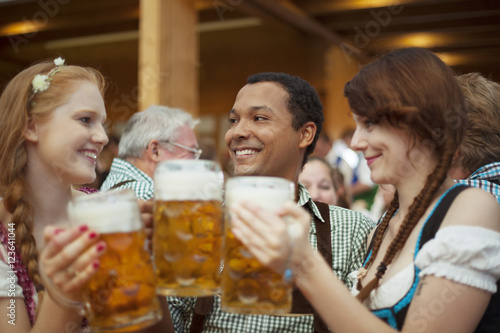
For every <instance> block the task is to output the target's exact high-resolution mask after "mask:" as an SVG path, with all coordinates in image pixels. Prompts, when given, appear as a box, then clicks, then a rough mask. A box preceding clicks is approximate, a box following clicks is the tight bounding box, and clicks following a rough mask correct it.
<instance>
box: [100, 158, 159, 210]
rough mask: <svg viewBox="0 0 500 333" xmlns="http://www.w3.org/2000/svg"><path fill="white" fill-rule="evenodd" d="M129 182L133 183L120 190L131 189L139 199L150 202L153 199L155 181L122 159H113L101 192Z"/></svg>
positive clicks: (124, 185) (120, 187) (121, 187)
mask: <svg viewBox="0 0 500 333" xmlns="http://www.w3.org/2000/svg"><path fill="white" fill-rule="evenodd" d="M127 180H133V181H132V182H128V183H126V184H123V185H121V186H119V187H118V189H125V188H131V189H132V190H134V192H135V195H136V196H137V198H139V199H144V200H149V199H151V198H152V197H153V194H154V184H153V179H152V178H151V177H149V176H148V175H146V174H145V173H144V172H142V171H141V170H139V169H137V168H136V167H135V166H133V165H132V164H130V163H129V162H127V161H125V160H122V159H120V158H115V159H113V164H111V169H110V170H109V174H108V176H107V177H106V180H105V181H104V183H103V184H102V186H101V191H107V190H109V189H110V188H112V187H113V186H115V185H116V184H118V183H121V182H123V181H127Z"/></svg>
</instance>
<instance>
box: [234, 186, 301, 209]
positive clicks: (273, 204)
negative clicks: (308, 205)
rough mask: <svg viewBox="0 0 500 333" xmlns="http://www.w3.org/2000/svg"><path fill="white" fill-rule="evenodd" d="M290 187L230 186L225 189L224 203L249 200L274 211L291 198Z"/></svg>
mask: <svg viewBox="0 0 500 333" xmlns="http://www.w3.org/2000/svg"><path fill="white" fill-rule="evenodd" d="M292 195H293V194H292V193H291V190H290V188H266V187H262V188H256V187H250V188H249V187H244V186H242V187H237V186H235V187H231V188H228V189H227V190H226V205H227V206H231V205H232V204H234V203H236V202H240V201H241V202H245V201H250V202H253V203H256V204H257V205H259V206H261V207H262V208H264V209H266V210H269V211H276V210H277V209H278V208H281V207H282V206H283V205H284V204H285V202H287V201H289V200H292V199H293V197H292Z"/></svg>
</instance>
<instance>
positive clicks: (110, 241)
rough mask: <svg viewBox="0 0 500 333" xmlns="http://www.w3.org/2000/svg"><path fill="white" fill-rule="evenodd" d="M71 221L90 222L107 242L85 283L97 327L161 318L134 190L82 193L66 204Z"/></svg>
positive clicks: (127, 328) (118, 327)
mask: <svg viewBox="0 0 500 333" xmlns="http://www.w3.org/2000/svg"><path fill="white" fill-rule="evenodd" d="M68 214H69V218H70V222H71V223H72V224H73V225H80V224H86V225H87V226H88V227H89V228H90V229H92V230H95V231H97V232H98V233H99V237H100V238H101V240H103V241H104V242H106V251H105V253H104V254H103V255H102V257H101V258H100V266H99V269H98V271H97V272H96V273H95V274H94V276H92V278H91V279H90V281H89V282H88V283H87V284H86V285H85V286H84V301H83V313H82V314H83V315H84V316H85V317H86V318H87V320H88V321H89V324H90V326H91V327H92V329H93V331H94V332H133V331H136V330H138V329H141V328H144V327H147V326H150V325H152V324H154V323H156V322H157V321H159V320H160V319H161V318H162V312H161V308H160V305H159V300H158V296H157V295H156V292H155V275H154V271H153V265H152V260H151V257H150V255H149V253H148V252H147V250H146V249H145V246H144V243H145V238H146V236H145V232H144V228H143V226H142V222H141V219H140V212H139V207H138V205H137V201H136V198H135V194H134V192H132V191H131V190H130V189H127V190H122V191H109V192H101V193H94V194H89V195H82V196H79V197H76V198H74V199H73V200H72V202H70V204H69V206H68Z"/></svg>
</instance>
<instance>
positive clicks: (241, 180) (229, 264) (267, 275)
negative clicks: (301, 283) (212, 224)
mask: <svg viewBox="0 0 500 333" xmlns="http://www.w3.org/2000/svg"><path fill="white" fill-rule="evenodd" d="M293 189H294V186H293V183H291V182H289V181H288V180H285V179H282V178H274V177H235V178H232V179H230V180H229V181H228V182H227V184H226V206H227V210H228V211H229V209H230V207H231V205H232V204H233V203H235V202H238V201H252V202H255V203H256V204H258V205H260V206H261V207H262V208H264V209H267V210H276V209H277V208H280V207H281V206H282V205H283V204H284V203H285V202H286V201H288V200H292V199H293V195H294V191H293ZM221 289H222V301H221V307H222V310H224V311H227V312H233V313H243V314H283V313H288V312H290V310H291V308H292V284H291V282H290V281H285V279H284V277H283V275H282V274H277V273H275V272H274V271H272V270H271V269H269V268H267V267H266V266H264V265H262V264H261V263H260V262H259V261H258V260H257V259H256V258H254V257H253V256H252V255H251V254H250V252H249V251H248V250H247V249H246V247H245V246H244V245H243V244H242V243H241V242H240V241H239V240H238V239H236V238H235V236H234V234H233V233H232V232H231V221H230V214H229V213H227V214H226V223H225V230H224V269H223V271H222V285H221Z"/></svg>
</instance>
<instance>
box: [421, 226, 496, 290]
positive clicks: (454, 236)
mask: <svg viewBox="0 0 500 333" xmlns="http://www.w3.org/2000/svg"><path fill="white" fill-rule="evenodd" d="M415 265H416V266H417V267H418V268H419V269H420V270H421V271H420V273H419V276H424V275H434V276H438V277H444V278H446V279H449V280H452V281H455V282H458V283H462V284H465V285H468V286H471V287H475V288H479V289H482V290H486V291H488V292H490V293H495V292H496V291H497V287H496V281H497V280H498V279H500V233H498V232H496V231H494V230H491V229H486V228H482V227H474V226H450V227H444V228H443V229H440V230H439V231H438V232H437V233H436V236H435V238H434V239H432V240H430V241H428V242H427V243H426V244H425V245H424V246H423V247H422V249H421V250H420V251H419V252H418V254H417V257H416V258H415Z"/></svg>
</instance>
